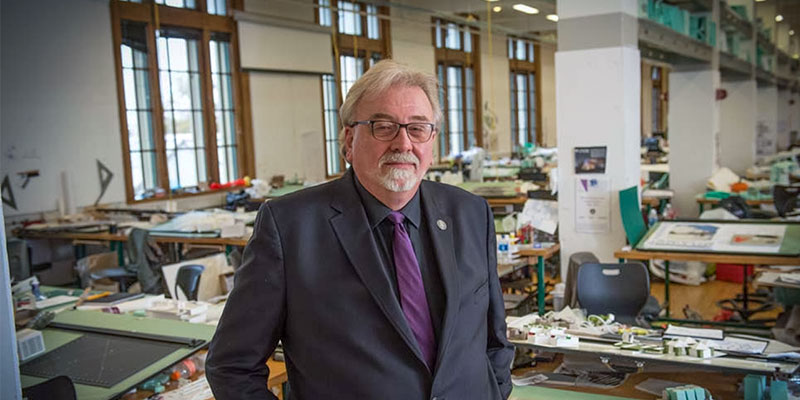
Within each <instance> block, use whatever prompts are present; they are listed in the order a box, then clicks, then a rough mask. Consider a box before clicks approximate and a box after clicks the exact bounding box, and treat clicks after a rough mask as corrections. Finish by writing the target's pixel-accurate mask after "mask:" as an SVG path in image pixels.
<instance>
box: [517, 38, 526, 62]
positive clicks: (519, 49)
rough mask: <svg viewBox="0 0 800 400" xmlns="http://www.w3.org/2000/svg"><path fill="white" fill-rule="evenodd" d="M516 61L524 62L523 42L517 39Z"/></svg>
mask: <svg viewBox="0 0 800 400" xmlns="http://www.w3.org/2000/svg"><path fill="white" fill-rule="evenodd" d="M516 58H517V60H525V42H523V41H522V39H517V57H516Z"/></svg>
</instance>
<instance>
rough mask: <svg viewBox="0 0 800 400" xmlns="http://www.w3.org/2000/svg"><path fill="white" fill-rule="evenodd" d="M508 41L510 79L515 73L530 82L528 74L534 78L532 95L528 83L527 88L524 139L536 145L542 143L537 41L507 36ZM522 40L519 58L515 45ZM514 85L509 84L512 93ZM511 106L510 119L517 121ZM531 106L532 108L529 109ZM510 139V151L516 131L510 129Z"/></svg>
mask: <svg viewBox="0 0 800 400" xmlns="http://www.w3.org/2000/svg"><path fill="white" fill-rule="evenodd" d="M506 40H507V41H508V43H507V44H508V45H507V46H506V53H507V54H506V55H507V58H508V67H509V74H510V75H511V79H510V80H509V85H510V81H511V80H513V78H514V77H515V75H516V74H525V75H526V76H527V77H528V79H527V80H528V81H529V82H530V78H529V77H530V74H533V76H534V79H533V83H534V85H535V87H534V88H533V95H531V88H530V85H528V90H527V96H526V97H527V99H528V118H527V119H528V129H527V132H526V139H527V141H528V142H530V143H535V144H536V145H537V146H538V145H541V144H542V143H543V137H542V108H541V104H542V91H541V87H542V74H541V60H540V56H539V55H540V46H539V43H538V42H535V41H533V40H530V39H525V38H520V37H515V36H508V38H507V39H506ZM519 40H522V41H523V42H524V43H525V48H526V50H525V51H526V59H525V60H519V59H517V58H516V52H517V45H518V44H519V43H518V41H519ZM528 45H533V62H531V61H530V56H529V55H528V54H529V52H528V51H529V49H530V47H528ZM512 89H514V87H512V86H509V90H510V91H511V92H512V95H513V94H514V90H512ZM510 108H511V112H512V114H511V121H512V123H513V121H517V119H516V117H517V116H516V115H514V113H515V110H516V109H518V107H517V108H516V109H515V108H514V107H513V103H512V106H511V107H510ZM531 108H532V109H531ZM531 126H533V127H534V130H531ZM511 135H512V141H511V147H512V151H513V148H514V146H517V145H518V142H517V139H518V138H517V132H514V131H512V132H511Z"/></svg>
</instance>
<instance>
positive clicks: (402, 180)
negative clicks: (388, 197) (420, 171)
mask: <svg viewBox="0 0 800 400" xmlns="http://www.w3.org/2000/svg"><path fill="white" fill-rule="evenodd" d="M391 162H411V163H414V165H415V166H416V167H417V168H419V159H418V158H417V157H416V156H415V155H414V154H412V153H387V154H385V155H384V156H383V157H381V159H380V160H379V161H378V168H380V169H382V168H383V166H384V164H386V163H391ZM379 174H380V175H379V176H378V178H379V180H380V182H381V186H383V187H384V188H385V189H386V190H389V191H391V192H406V191H409V190H411V189H413V188H414V186H416V184H417V182H418V180H419V178H417V176H416V175H415V173H414V170H409V169H404V168H392V167H389V170H388V171H387V172H386V173H385V174H381V173H380V172H379Z"/></svg>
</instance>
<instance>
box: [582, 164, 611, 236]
mask: <svg viewBox="0 0 800 400" xmlns="http://www.w3.org/2000/svg"><path fill="white" fill-rule="evenodd" d="M610 221H611V191H610V189H609V181H608V178H601V177H597V178H582V177H581V178H575V231H576V232H582V233H607V232H609V230H610V229H611V222H610Z"/></svg>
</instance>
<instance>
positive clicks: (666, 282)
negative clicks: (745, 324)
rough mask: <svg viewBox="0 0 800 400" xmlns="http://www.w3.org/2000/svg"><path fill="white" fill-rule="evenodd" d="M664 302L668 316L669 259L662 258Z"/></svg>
mask: <svg viewBox="0 0 800 400" xmlns="http://www.w3.org/2000/svg"><path fill="white" fill-rule="evenodd" d="M701 207H702V205H701ZM664 303H665V305H664V308H665V310H666V314H665V315H666V316H667V318H669V261H667V260H664Z"/></svg>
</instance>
